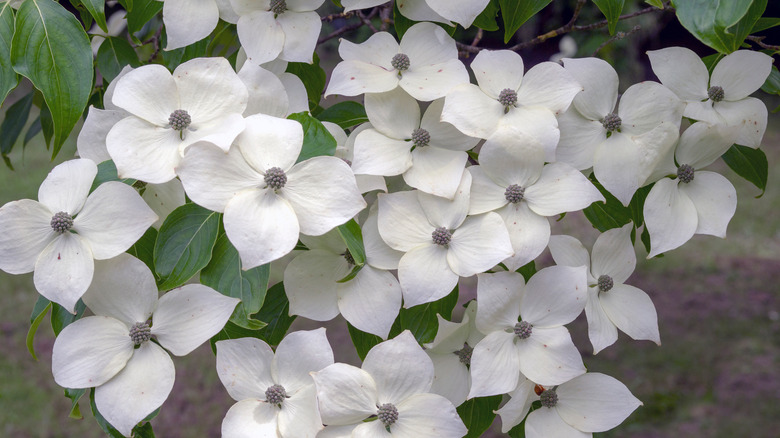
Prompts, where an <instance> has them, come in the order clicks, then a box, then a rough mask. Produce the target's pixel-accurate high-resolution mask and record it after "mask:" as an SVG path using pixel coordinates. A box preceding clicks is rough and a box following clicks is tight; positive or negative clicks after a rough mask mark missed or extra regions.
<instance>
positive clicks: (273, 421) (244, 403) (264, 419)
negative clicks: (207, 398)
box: [222, 398, 287, 438]
mask: <svg viewBox="0 0 780 438" xmlns="http://www.w3.org/2000/svg"><path fill="white" fill-rule="evenodd" d="M286 402H287V400H285V403H286ZM278 412H280V410H279V408H277V407H276V406H272V405H270V404H268V403H265V402H262V401H260V400H257V399H256V398H247V399H242V400H241V401H239V402H238V403H236V404H234V405H233V406H231V407H230V409H229V410H228V411H227V413H226V414H225V419H224V420H222V437H223V438H257V437H277V436H279V435H278V434H279V431H278V428H279V425H278V417H277V413H278Z"/></svg>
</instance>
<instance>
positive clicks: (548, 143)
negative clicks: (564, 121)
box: [442, 50, 582, 161]
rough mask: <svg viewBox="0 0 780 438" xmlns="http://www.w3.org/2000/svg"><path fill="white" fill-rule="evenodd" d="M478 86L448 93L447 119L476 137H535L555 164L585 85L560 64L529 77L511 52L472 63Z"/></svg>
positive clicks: (444, 114)
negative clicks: (505, 133)
mask: <svg viewBox="0 0 780 438" xmlns="http://www.w3.org/2000/svg"><path fill="white" fill-rule="evenodd" d="M471 70H472V71H473V72H474V75H476V77H477V84H479V85H478V86H477V85H473V84H468V83H465V84H462V85H459V86H458V87H457V88H455V89H453V90H452V92H450V93H449V94H447V98H446V99H445V100H444V110H443V112H442V120H444V121H445V122H449V123H452V124H453V125H455V127H456V128H458V129H459V130H460V131H461V132H463V133H464V134H466V135H470V136H472V137H479V138H488V137H490V136H491V135H492V134H493V133H494V132H495V131H496V130H497V129H498V128H499V126H502V125H511V126H512V127H514V128H515V129H518V130H521V131H523V132H526V133H530V134H531V135H532V136H533V137H536V139H537V140H538V141H540V142H541V143H542V145H543V147H544V149H545V157H546V158H547V161H554V157H555V146H556V145H557V144H558V138H559V136H560V133H559V132H558V122H557V120H556V119H555V116H556V115H558V114H560V113H563V112H564V111H566V109H567V108H568V107H569V105H570V104H571V101H572V99H574V96H575V95H577V93H579V92H580V91H581V90H582V87H581V86H580V84H579V83H578V82H577V81H576V80H575V79H574V78H573V77H572V76H571V74H569V72H567V71H566V70H564V69H563V67H561V66H560V65H558V64H556V63H554V62H542V63H540V64H537V65H535V66H534V67H532V68H531V69H530V70H528V72H527V73H525V75H523V72H524V65H523V59H522V58H521V57H520V55H518V54H517V53H515V52H511V51H509V50H496V51H489V50H483V51H481V52H479V54H478V55H477V56H476V57H475V58H474V61H473V62H472V63H471Z"/></svg>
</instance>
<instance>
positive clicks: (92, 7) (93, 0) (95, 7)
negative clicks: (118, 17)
mask: <svg viewBox="0 0 780 438" xmlns="http://www.w3.org/2000/svg"><path fill="white" fill-rule="evenodd" d="M81 4H83V5H84V7H85V8H87V11H89V15H91V16H92V18H94V19H95V23H97V25H98V26H100V28H101V29H103V32H106V33H108V26H107V25H106V12H105V7H106V1H105V0H81Z"/></svg>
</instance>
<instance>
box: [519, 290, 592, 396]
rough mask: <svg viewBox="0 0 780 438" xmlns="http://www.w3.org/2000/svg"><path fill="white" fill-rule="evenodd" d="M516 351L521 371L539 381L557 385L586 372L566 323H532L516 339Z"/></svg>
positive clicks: (541, 383)
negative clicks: (526, 332) (525, 333)
mask: <svg viewBox="0 0 780 438" xmlns="http://www.w3.org/2000/svg"><path fill="white" fill-rule="evenodd" d="M583 301H584V300H583ZM524 302H525V301H524ZM517 351H518V353H517V354H518V356H519V357H520V372H522V373H523V374H524V375H526V376H527V377H528V379H529V380H532V381H534V382H536V383H538V384H540V385H544V386H548V385H550V386H552V385H560V384H561V383H563V382H566V381H568V380H571V379H572V378H574V377H576V376H579V375H581V374H584V373H585V366H584V365H583V364H582V356H580V351H579V350H578V349H577V347H576V346H575V345H574V342H572V340H571V335H569V331H568V330H566V327H562V326H560V327H534V328H533V332H532V333H531V336H530V337H529V338H528V339H525V340H518V342H517Z"/></svg>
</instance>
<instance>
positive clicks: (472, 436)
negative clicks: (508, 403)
mask: <svg viewBox="0 0 780 438" xmlns="http://www.w3.org/2000/svg"><path fill="white" fill-rule="evenodd" d="M500 404H501V396H500V395H494V396H492V397H477V398H472V399H471V400H466V401H465V402H464V403H463V404H461V405H460V406H458V415H460V418H461V420H463V424H465V425H466V428H467V429H468V430H469V433H468V435H466V436H465V437H464V438H479V437H480V436H482V433H483V432H485V431H486V430H488V428H489V427H490V425H491V424H493V420H494V419H495V418H496V414H495V413H494V412H493V411H494V410H496V409H498V405H500Z"/></svg>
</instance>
